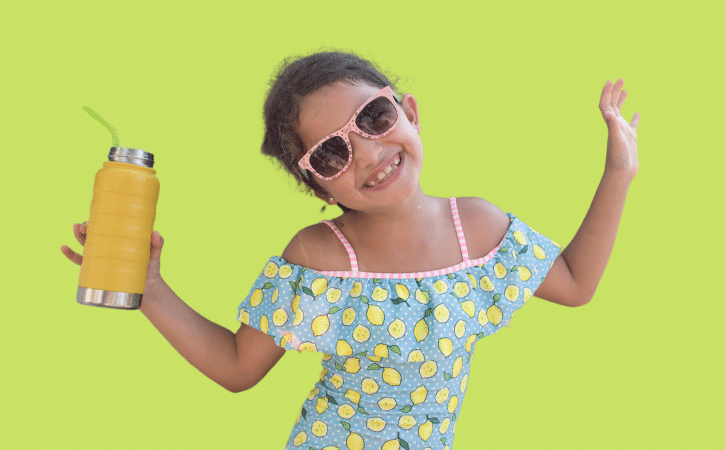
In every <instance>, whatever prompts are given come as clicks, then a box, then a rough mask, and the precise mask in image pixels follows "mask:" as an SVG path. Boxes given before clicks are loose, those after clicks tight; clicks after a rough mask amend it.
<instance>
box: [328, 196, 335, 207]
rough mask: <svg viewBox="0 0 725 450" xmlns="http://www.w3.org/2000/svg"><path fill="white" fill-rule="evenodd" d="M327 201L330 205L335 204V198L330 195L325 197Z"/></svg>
mask: <svg viewBox="0 0 725 450" xmlns="http://www.w3.org/2000/svg"><path fill="white" fill-rule="evenodd" d="M327 203H328V204H330V205H334V204H335V199H334V198H332V197H330V198H328V199H327Z"/></svg>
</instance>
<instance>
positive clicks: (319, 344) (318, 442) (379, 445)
mask: <svg viewBox="0 0 725 450" xmlns="http://www.w3.org/2000/svg"><path fill="white" fill-rule="evenodd" d="M450 202H451V212H452V215H453V220H454V224H455V227H456V232H457V234H458V240H459V243H460V247H461V254H462V255H463V261H462V262H461V263H460V264H457V265H455V266H453V267H448V268H444V269H441V270H436V271H430V272H422V273H369V272H360V271H358V270H357V260H356V258H355V253H354V251H353V249H352V247H351V246H350V244H349V243H348V242H347V240H346V239H345V237H344V235H343V234H342V233H341V232H340V230H339V229H337V227H336V226H335V225H334V224H333V223H332V222H329V221H324V222H325V223H327V224H328V225H329V226H330V227H331V228H332V229H333V231H335V233H336V234H337V236H338V237H339V238H340V240H341V241H342V243H343V245H344V246H345V248H346V249H347V250H348V253H349V255H350V265H351V268H352V270H351V271H345V272H318V271H315V270H312V269H307V268H305V267H301V266H297V265H293V264H289V263H287V262H286V261H284V260H283V259H281V258H278V257H276V256H275V257H272V258H271V259H270V260H269V262H268V263H267V265H266V266H265V269H264V272H263V273H262V274H261V275H260V276H259V278H258V279H257V280H256V281H255V283H254V286H253V287H252V289H251V291H250V293H249V295H248V296H247V297H246V298H245V299H244V301H243V302H242V303H241V305H239V313H238V320H239V321H241V322H243V323H245V324H247V325H250V326H252V327H254V328H256V329H258V330H261V331H262V332H264V333H266V334H268V335H269V336H271V337H272V338H273V339H274V341H275V342H276V343H277V345H279V346H281V347H283V348H285V349H287V350H298V351H313V352H320V353H323V358H322V372H321V373H320V379H319V381H317V382H316V383H315V386H314V388H313V389H312V390H311V391H310V393H309V394H308V395H307V398H306V399H304V403H303V405H302V408H301V409H300V412H299V414H298V416H297V418H296V420H295V422H294V425H293V428H292V432H291V434H290V437H289V440H288V441H287V446H286V447H285V448H286V449H304V450H310V449H314V450H334V449H350V450H361V449H366V450H372V449H376V450H380V449H382V450H393V449H399V448H403V449H421V450H422V449H430V450H434V449H440V450H445V449H448V450H451V449H452V446H453V435H454V432H455V428H456V419H457V418H458V416H459V415H460V411H461V405H462V404H463V397H464V395H465V393H466V386H467V384H468V380H469V368H470V364H471V356H472V355H473V349H474V346H475V343H476V341H477V340H478V339H481V338H483V337H485V336H488V335H490V334H493V333H495V332H497V331H498V330H500V329H501V328H502V327H503V326H507V325H508V322H509V320H510V319H511V316H512V315H513V313H514V312H515V311H516V310H518V309H519V308H521V307H522V306H523V305H524V303H526V301H527V300H529V299H530V298H531V296H532V295H533V294H534V292H535V291H536V288H537V287H538V286H539V285H540V284H541V283H542V281H543V280H544V277H545V276H546V273H547V272H548V271H549V269H550V268H551V266H552V265H553V263H554V260H555V259H556V258H557V256H558V255H559V252H560V249H561V246H560V245H559V244H557V243H555V242H553V241H551V240H550V239H548V238H547V237H545V236H543V235H541V234H539V233H537V232H536V231H534V230H533V229H531V228H530V227H529V226H527V225H526V224H525V223H523V222H522V221H521V220H519V219H518V218H516V217H515V216H514V215H513V214H511V213H507V216H508V217H509V219H510V221H511V223H510V226H509V229H508V231H507V232H506V235H505V236H504V238H503V239H502V240H501V242H500V243H499V244H498V246H497V247H496V248H494V249H493V250H492V251H491V252H490V253H489V254H488V255H486V256H485V257H483V258H479V259H474V260H471V259H469V258H468V252H467V249H466V243H465V239H464V236H463V231H462V229H461V225H460V219H459V217H458V211H457V208H456V200H455V198H451V199H450Z"/></svg>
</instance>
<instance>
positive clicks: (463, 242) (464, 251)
mask: <svg viewBox="0 0 725 450" xmlns="http://www.w3.org/2000/svg"><path fill="white" fill-rule="evenodd" d="M450 201H451V215H453V225H454V226H455V227H456V234H457V235H458V245H460V247H461V255H463V261H468V248H466V238H465V237H464V236H463V228H462V227H461V218H460V217H459V216H458V205H457V204H456V198H455V197H451V198H450Z"/></svg>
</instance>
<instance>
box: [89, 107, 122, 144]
mask: <svg viewBox="0 0 725 450" xmlns="http://www.w3.org/2000/svg"><path fill="white" fill-rule="evenodd" d="M83 110H84V111H85V112H87V113H88V114H89V115H90V116H91V117H93V118H94V119H96V120H97V121H99V122H101V125H103V126H104V127H106V129H107V130H108V131H110V132H111V140H112V144H113V145H112V146H113V147H120V146H119V145H118V135H117V134H116V130H115V129H114V128H113V127H112V126H111V124H110V123H108V122H106V121H105V120H103V118H102V117H101V116H99V115H98V114H96V112H95V111H93V110H92V109H91V108H88V107H86V106H84V107H83Z"/></svg>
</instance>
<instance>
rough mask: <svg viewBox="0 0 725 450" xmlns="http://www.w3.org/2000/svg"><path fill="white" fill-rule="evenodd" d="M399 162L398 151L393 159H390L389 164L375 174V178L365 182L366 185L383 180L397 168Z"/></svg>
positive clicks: (369, 185)
mask: <svg viewBox="0 0 725 450" xmlns="http://www.w3.org/2000/svg"><path fill="white" fill-rule="evenodd" d="M399 164H400V153H398V154H397V155H396V157H395V159H394V160H393V161H391V163H390V165H389V166H388V167H386V168H385V169H383V170H381V171H380V172H379V173H378V174H377V175H376V177H375V178H376V179H375V180H373V181H372V182H369V183H367V184H366V186H368V187H373V186H377V185H378V183H380V182H381V181H383V180H384V179H387V178H388V176H389V175H390V174H391V173H393V172H394V171H395V169H397V168H398V165H399Z"/></svg>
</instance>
